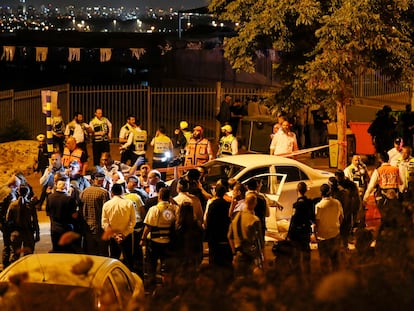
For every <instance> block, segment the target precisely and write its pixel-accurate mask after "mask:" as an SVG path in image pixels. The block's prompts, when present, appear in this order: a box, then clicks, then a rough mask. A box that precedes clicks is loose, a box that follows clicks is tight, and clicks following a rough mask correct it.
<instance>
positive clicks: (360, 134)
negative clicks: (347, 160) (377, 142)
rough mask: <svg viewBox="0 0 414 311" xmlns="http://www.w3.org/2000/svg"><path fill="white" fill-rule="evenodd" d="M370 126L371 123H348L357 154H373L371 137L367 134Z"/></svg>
mask: <svg viewBox="0 0 414 311" xmlns="http://www.w3.org/2000/svg"><path fill="white" fill-rule="evenodd" d="M370 125H371V122H349V127H350V128H351V131H352V132H353V133H354V135H355V140H356V153H357V154H365V155H373V154H375V146H374V145H373V143H372V137H371V135H370V134H369V133H368V128H369V126H370Z"/></svg>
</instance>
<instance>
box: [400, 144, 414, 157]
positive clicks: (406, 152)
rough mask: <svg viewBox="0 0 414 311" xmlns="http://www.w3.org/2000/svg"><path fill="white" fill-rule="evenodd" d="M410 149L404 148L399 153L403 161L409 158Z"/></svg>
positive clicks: (408, 147)
mask: <svg viewBox="0 0 414 311" xmlns="http://www.w3.org/2000/svg"><path fill="white" fill-rule="evenodd" d="M411 153H412V148H411V147H410V146H404V147H403V148H402V151H401V157H402V158H403V160H408V159H409V158H410V157H411Z"/></svg>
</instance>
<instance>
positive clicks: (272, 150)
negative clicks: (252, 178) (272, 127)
mask: <svg viewBox="0 0 414 311" xmlns="http://www.w3.org/2000/svg"><path fill="white" fill-rule="evenodd" d="M276 144H277V133H276V134H275V135H273V138H272V142H271V143H270V154H271V155H274V154H275V148H276Z"/></svg>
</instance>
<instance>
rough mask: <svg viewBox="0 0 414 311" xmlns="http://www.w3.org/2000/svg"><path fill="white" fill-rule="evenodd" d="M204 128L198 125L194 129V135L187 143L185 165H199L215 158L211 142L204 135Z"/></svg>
mask: <svg viewBox="0 0 414 311" xmlns="http://www.w3.org/2000/svg"><path fill="white" fill-rule="evenodd" d="M203 132H204V128H203V127H202V126H201V125H197V126H196V127H195V128H194V130H193V135H192V137H191V139H190V141H189V142H188V144H187V147H186V151H185V162H184V165H185V166H187V165H194V166H199V165H202V164H204V163H206V162H207V161H210V160H212V159H213V151H212V148H211V144H210V142H209V141H208V139H207V138H205V137H204V136H203Z"/></svg>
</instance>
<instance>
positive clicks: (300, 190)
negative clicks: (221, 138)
mask: <svg viewBox="0 0 414 311" xmlns="http://www.w3.org/2000/svg"><path fill="white" fill-rule="evenodd" d="M296 190H297V191H298V193H299V194H300V195H305V193H306V191H308V186H307V185H306V184H305V183H304V182H303V181H301V182H300V183H298V185H297V187H296Z"/></svg>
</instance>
